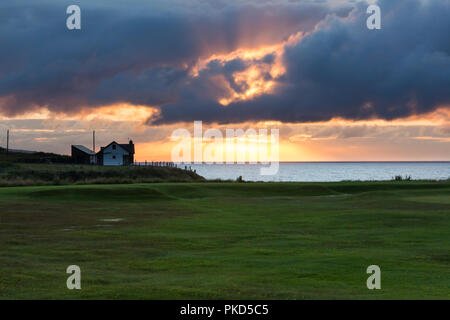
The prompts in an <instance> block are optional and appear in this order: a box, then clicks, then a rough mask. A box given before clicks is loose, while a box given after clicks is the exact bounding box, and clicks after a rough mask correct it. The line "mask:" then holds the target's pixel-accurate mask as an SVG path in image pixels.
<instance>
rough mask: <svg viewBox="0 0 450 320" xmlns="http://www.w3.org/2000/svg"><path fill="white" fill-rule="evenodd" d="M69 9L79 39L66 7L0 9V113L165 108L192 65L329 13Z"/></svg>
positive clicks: (273, 39)
mask: <svg viewBox="0 0 450 320" xmlns="http://www.w3.org/2000/svg"><path fill="white" fill-rule="evenodd" d="M75 3H76V4H79V5H80V7H81V9H82V30H79V31H69V30H67V29H66V27H65V25H66V21H65V20H66V18H67V15H66V14H65V11H66V7H67V6H68V5H70V4H74V3H73V2H71V3H66V2H65V1H56V0H52V1H50V0H47V1H45V0H44V1H42V2H40V3H39V4H37V3H36V2H35V1H23V0H22V1H20V0H19V1H17V2H12V1H8V3H5V2H3V1H2V3H1V4H0V44H1V50H0V108H1V109H2V112H3V113H7V114H18V113H21V112H23V111H26V110H28V109H30V108H33V107H35V106H47V107H48V108H49V109H50V110H53V111H64V112H72V111H75V112H76V111H77V110H78V109H79V108H80V107H84V106H92V107H95V106H97V105H99V104H108V103H115V102H132V103H136V104H147V105H163V104H167V103H171V102H173V101H174V100H176V99H179V98H180V92H179V91H180V90H181V91H183V88H182V87H183V86H182V85H183V84H184V83H185V82H186V81H189V79H188V76H187V74H188V73H187V72H188V71H189V69H190V68H191V66H192V65H193V64H195V63H196V62H197V61H198V59H199V58H202V57H208V56H210V55H212V54H221V53H228V52H231V51H234V50H236V49H238V48H241V47H246V48H252V47H259V46H261V45H266V44H273V43H278V42H280V41H282V40H283V39H286V38H287V37H288V36H289V35H291V34H292V33H295V32H297V31H299V30H303V31H308V30H312V28H313V27H314V25H315V24H316V23H317V22H318V21H320V20H321V19H323V18H324V17H325V16H326V15H327V13H329V9H328V8H327V7H326V6H323V5H316V4H313V3H304V4H303V3H300V4H296V5H290V4H287V3H284V4H280V3H275V2H273V1H266V2H263V3H262V4H261V3H257V2H256V1H244V2H243V3H242V4H239V3H236V4H230V5H211V4H208V3H206V2H204V1H190V2H186V1H184V2H183V1H181V2H174V1H170V2H169V1H152V2H150V3H151V4H149V3H148V2H143V1H130V2H127V5H123V4H121V3H120V2H118V1H96V2H92V1H75ZM216 4H217V3H216ZM338 11H339V12H340V14H342V13H343V12H344V11H345V10H344V9H342V8H340V9H339V10H338ZM347 12H348V10H347ZM224 71H226V70H224ZM2 98H3V99H2ZM2 101H3V102H2Z"/></svg>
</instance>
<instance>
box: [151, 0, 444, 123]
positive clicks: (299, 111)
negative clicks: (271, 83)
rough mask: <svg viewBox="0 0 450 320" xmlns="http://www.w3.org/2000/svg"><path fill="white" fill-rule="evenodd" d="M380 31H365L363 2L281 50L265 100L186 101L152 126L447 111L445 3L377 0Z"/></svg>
mask: <svg viewBox="0 0 450 320" xmlns="http://www.w3.org/2000/svg"><path fill="white" fill-rule="evenodd" d="M379 5H380V7H381V10H382V29H381V30H376V31H371V30H368V29H367V28H366V19H367V17H368V15H367V14H366V8H367V4H365V3H358V4H356V6H355V9H354V11H353V12H352V13H351V15H350V17H349V18H345V19H341V18H338V17H336V16H332V15H331V16H328V17H327V19H325V20H324V21H322V22H321V23H320V25H319V26H318V27H317V28H316V29H315V31H314V32H312V33H310V34H309V35H308V36H307V37H305V38H304V39H303V40H302V41H301V42H299V43H297V44H296V45H293V46H287V47H286V50H285V54H284V62H285V67H286V70H287V73H286V74H285V75H284V76H283V78H282V79H280V80H279V83H278V85H277V88H276V90H275V92H274V93H273V94H265V95H262V96H260V97H258V98H256V99H252V100H248V101H241V102H236V103H232V104H230V105H228V106H227V107H223V106H221V105H220V104H218V103H217V102H216V100H214V99H208V98H209V97H204V96H202V95H201V94H200V95H194V96H190V99H184V100H182V101H180V102H178V103H174V104H169V105H167V106H164V107H163V108H162V112H161V115H160V118H159V119H157V120H155V121H154V122H155V123H170V122H177V121H193V120H203V121H206V122H219V123H227V122H241V121H258V120H280V121H284V122H302V121H323V120H329V119H331V118H333V117H344V118H347V119H367V118H373V117H378V118H384V119H394V118H399V117H404V116H408V115H411V114H421V113H425V112H428V111H432V110H434V109H435V108H437V107H439V106H443V105H444V106H448V105H450V90H449V88H450V41H449V32H450V20H449V19H448V17H449V16H450V5H449V2H448V1H438V0H435V1H433V0H430V1H419V0H408V1H406V0H402V1H400V0H399V1H390V0H382V1H379Z"/></svg>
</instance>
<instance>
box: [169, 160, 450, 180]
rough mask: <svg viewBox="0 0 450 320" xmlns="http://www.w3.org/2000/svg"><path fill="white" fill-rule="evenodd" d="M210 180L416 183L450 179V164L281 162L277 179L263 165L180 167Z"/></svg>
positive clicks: (275, 175)
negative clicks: (399, 179) (264, 172)
mask: <svg viewBox="0 0 450 320" xmlns="http://www.w3.org/2000/svg"><path fill="white" fill-rule="evenodd" d="M185 166H187V168H188V169H189V167H190V168H191V170H195V171H196V172H197V173H198V174H199V175H201V176H203V177H205V178H206V179H209V180H214V179H221V180H236V179H237V178H238V177H242V179H243V180H244V181H265V182H281V181H283V182H289V181H292V182H294V181H295V182H327V181H329V182H331V181H375V180H377V181H380V180H392V179H394V178H395V177H396V176H401V177H402V178H407V177H411V179H414V180H447V179H450V161H449V162H280V163H279V168H278V172H277V173H276V174H274V175H262V174H261V168H262V167H267V165H262V164H211V163H203V164H178V167H179V168H185Z"/></svg>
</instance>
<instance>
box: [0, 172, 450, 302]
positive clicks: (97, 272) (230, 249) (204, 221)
mask: <svg viewBox="0 0 450 320" xmlns="http://www.w3.org/2000/svg"><path fill="white" fill-rule="evenodd" d="M449 231H450V183H449V182H448V181H447V182H414V181H412V182H354V183H350V182H349V183H346V182H343V183H315V184H311V183H308V184H305V183H277V184H273V183H266V184H263V183H251V184H246V183H189V184H184V183H172V184H169V183H157V184H134V185H95V186H93V185H85V186H39V187H20V188H17V187H16V188H7V187H6V188H0V252H1V255H0V298H3V299H5V298H6V299H17V298H19V299H24V298H31V299H35V298H54V299H59V298H62V299H71V298H74V299H78V298H82V299H92V298H106V299H113V298H126V299H128V298H150V299H153V298H163V299H181V298H186V299H217V298H218V299H222V298H227V299H241V298H261V299H266V298H267V299H329V298H331V299H335V298H350V299H372V298H373V299H407V298H409V299H421V298H429V299H431V298H437V299H449V298H450V295H449V294H450V268H449V267H450V254H449V252H450V232H449ZM71 264H76V265H79V266H80V267H81V274H82V289H81V290H78V291H77V290H72V291H71V290H68V289H67V288H66V279H67V276H68V275H67V274H66V273H65V270H66V268H67V266H68V265H71ZM372 264H376V265H379V266H380V267H381V271H382V289H381V290H375V291H370V290H368V289H367V288H366V279H367V277H368V275H367V274H366V272H365V271H366V268H367V266H369V265H372Z"/></svg>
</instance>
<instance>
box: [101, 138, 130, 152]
mask: <svg viewBox="0 0 450 320" xmlns="http://www.w3.org/2000/svg"><path fill="white" fill-rule="evenodd" d="M113 143H115V144H116V145H118V146H119V147H121V148H122V149H124V150H125V151H127V152H128V153H130V154H134V144H133V143H131V144H130V143H117V142H115V141H112V142H111V143H109V144H108V145H107V146H106V147H101V148H100V151H99V152H98V153H102V152H103V150H104V149H106V148H108V147H109V146H110V145H112V144H113Z"/></svg>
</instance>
